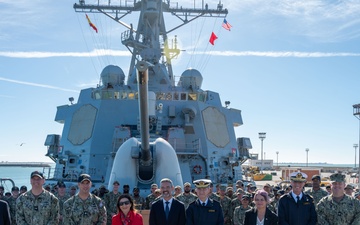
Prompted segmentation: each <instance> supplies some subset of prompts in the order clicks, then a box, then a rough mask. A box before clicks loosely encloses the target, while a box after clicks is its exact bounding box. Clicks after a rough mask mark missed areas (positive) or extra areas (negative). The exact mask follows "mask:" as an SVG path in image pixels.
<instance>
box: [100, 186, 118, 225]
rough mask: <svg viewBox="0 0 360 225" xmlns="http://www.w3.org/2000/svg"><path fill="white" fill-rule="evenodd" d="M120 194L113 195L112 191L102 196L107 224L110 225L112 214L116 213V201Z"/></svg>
mask: <svg viewBox="0 0 360 225" xmlns="http://www.w3.org/2000/svg"><path fill="white" fill-rule="evenodd" d="M120 195H121V193H120V192H118V193H116V194H115V193H114V192H113V191H111V192H109V193H106V194H105V196H104V202H105V207H106V214H107V224H108V225H111V220H112V214H116V213H117V206H116V205H117V201H118V199H119V197H120Z"/></svg>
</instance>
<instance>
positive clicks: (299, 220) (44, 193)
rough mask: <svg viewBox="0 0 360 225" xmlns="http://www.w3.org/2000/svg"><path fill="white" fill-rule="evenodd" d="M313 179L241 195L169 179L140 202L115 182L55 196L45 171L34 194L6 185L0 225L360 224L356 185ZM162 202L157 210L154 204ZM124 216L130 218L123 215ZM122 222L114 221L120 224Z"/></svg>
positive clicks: (241, 189) (84, 181)
mask: <svg viewBox="0 0 360 225" xmlns="http://www.w3.org/2000/svg"><path fill="white" fill-rule="evenodd" d="M306 178H307V175H306V174H305V173H302V172H294V173H292V174H291V185H290V186H283V187H281V186H274V187H273V186H271V185H270V184H265V185H264V186H263V187H262V189H257V188H256V187H255V186H254V185H253V184H252V183H248V184H247V185H246V186H245V185H244V183H243V181H241V180H238V181H237V182H236V188H233V187H232V184H231V185H229V186H225V185H220V184H219V185H216V192H212V190H213V183H212V182H211V181H210V180H207V179H200V180H196V181H194V182H193V183H194V185H195V189H192V185H191V184H190V183H189V182H186V183H184V185H183V189H184V190H182V188H181V186H175V187H174V185H173V183H172V181H171V180H169V179H167V178H164V179H163V180H162V181H161V182H160V187H159V186H158V185H157V184H152V185H151V194H149V195H148V196H147V197H146V198H143V197H141V196H140V189H139V188H137V187H133V189H132V193H130V186H129V185H127V184H125V185H123V189H122V193H121V192H120V190H119V188H120V183H119V182H118V181H115V182H113V184H112V190H111V191H109V190H107V189H106V187H105V186H100V188H99V189H96V190H95V191H93V192H92V193H91V192H90V189H91V187H92V180H91V177H90V176H89V175H88V174H82V175H80V176H79V179H78V186H71V187H70V188H69V191H67V188H66V185H65V183H63V182H58V183H57V185H56V186H54V188H53V189H51V188H50V187H47V186H45V187H44V183H45V178H44V176H43V174H42V173H41V172H38V171H34V172H32V173H31V175H30V183H31V186H32V188H31V190H29V191H27V187H26V186H22V187H21V188H20V189H19V188H18V187H13V188H12V190H11V195H10V196H9V195H7V196H6V195H4V188H3V187H1V186H0V218H1V219H0V225H15V224H18V225H23V224H36V225H43V224H66V225H71V224H79V225H89V224H101V225H111V224H113V225H114V224H117V220H119V222H120V223H119V224H122V225H123V224H126V225H142V220H141V222H135V221H132V219H130V217H127V216H126V215H124V212H126V213H127V214H128V215H130V213H128V212H129V211H130V212H131V213H133V214H131V215H136V216H133V217H131V218H142V216H141V215H140V214H139V213H137V211H141V210H146V209H149V210H150V218H149V224H150V225H162V224H164V225H177V224H179V225H185V224H187V225H212V224H214V225H243V224H245V225H272V224H280V225H285V224H286V225H303V224H313V225H316V224H318V225H325V224H326V225H332V224H334V225H335V224H337V225H348V224H360V200H359V199H360V196H359V194H358V193H359V192H355V191H354V187H353V186H351V185H345V175H343V174H339V173H336V174H333V175H331V176H330V180H331V186H330V187H329V188H328V187H327V188H326V190H324V189H322V188H321V187H320V182H321V177H320V176H319V175H314V176H313V177H312V188H310V189H308V190H307V191H304V186H305V183H306ZM155 203H156V204H155ZM124 210H125V211H124ZM115 218H118V219H117V220H116V221H115V222H114V219H115Z"/></svg>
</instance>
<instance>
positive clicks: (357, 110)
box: [353, 104, 360, 187]
mask: <svg viewBox="0 0 360 225" xmlns="http://www.w3.org/2000/svg"><path fill="white" fill-rule="evenodd" d="M353 115H354V116H355V117H356V118H357V119H358V120H359V145H358V146H360V104H355V105H353ZM359 151H360V148H359ZM358 177H359V178H358V182H359V183H358V187H360V153H359V171H358Z"/></svg>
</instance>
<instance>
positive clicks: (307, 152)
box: [305, 148, 309, 167]
mask: <svg viewBox="0 0 360 225" xmlns="http://www.w3.org/2000/svg"><path fill="white" fill-rule="evenodd" d="M305 151H306V167H308V166H309V165H308V159H309V149H308V148H307V149H305Z"/></svg>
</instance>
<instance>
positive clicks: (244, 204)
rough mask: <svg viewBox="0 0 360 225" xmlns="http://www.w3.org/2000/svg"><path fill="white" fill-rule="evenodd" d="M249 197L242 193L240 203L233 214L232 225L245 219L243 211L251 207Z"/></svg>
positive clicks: (241, 223)
mask: <svg viewBox="0 0 360 225" xmlns="http://www.w3.org/2000/svg"><path fill="white" fill-rule="evenodd" d="M250 202H251V197H250V195H247V194H245V195H243V196H242V198H241V205H240V206H238V207H236V208H235V210H234V215H233V224H234V225H243V224H244V221H245V212H246V211H247V210H249V209H251V206H250Z"/></svg>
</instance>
